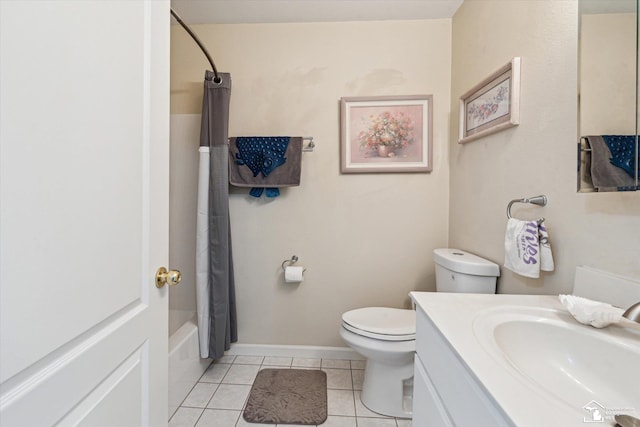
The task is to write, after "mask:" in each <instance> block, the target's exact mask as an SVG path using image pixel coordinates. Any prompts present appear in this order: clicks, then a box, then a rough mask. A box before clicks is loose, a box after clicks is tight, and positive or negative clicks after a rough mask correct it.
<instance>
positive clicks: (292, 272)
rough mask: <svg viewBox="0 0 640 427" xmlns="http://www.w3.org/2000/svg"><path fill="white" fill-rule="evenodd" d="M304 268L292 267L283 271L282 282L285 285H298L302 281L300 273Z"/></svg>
mask: <svg viewBox="0 0 640 427" xmlns="http://www.w3.org/2000/svg"><path fill="white" fill-rule="evenodd" d="M303 272H304V267H298V266H292V267H286V268H285V269H284V281H285V282H287V283H299V282H302V281H303V280H304V277H302V273H303Z"/></svg>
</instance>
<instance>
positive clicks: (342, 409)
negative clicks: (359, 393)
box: [327, 390, 356, 417]
mask: <svg viewBox="0 0 640 427" xmlns="http://www.w3.org/2000/svg"><path fill="white" fill-rule="evenodd" d="M327 413H328V414H329V415H346V416H351V417H355V416H356V408H355V405H354V402H353V390H327Z"/></svg>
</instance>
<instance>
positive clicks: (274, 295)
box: [171, 20, 451, 346]
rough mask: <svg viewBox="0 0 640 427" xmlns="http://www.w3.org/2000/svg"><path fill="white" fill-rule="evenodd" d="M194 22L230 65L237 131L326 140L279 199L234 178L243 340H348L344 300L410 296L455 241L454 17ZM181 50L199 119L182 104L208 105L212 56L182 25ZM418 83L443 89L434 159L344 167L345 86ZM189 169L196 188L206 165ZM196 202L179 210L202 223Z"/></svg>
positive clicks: (180, 78)
mask: <svg viewBox="0 0 640 427" xmlns="http://www.w3.org/2000/svg"><path fill="white" fill-rule="evenodd" d="M192 28H193V30H194V31H195V32H196V33H197V34H198V35H199V37H200V38H201V39H202V41H203V42H204V44H205V45H206V46H207V48H208V50H209V52H210V53H211V55H212V56H213V58H214V60H215V62H216V65H217V66H218V68H219V69H220V71H225V72H230V73H231V74H232V80H233V88H232V95H231V113H230V135H251V134H258V135H278V134H285V135H301V136H313V137H314V138H315V142H316V149H315V151H314V152H313V153H304V154H303V165H302V184H301V186H300V187H296V188H291V189H285V190H284V191H283V192H282V195H281V196H280V197H279V198H277V199H275V200H270V201H265V200H255V199H250V197H249V196H247V194H246V190H233V194H232V196H231V201H230V204H231V206H230V208H231V220H232V234H233V249H234V256H235V271H236V291H237V300H238V323H239V339H240V342H243V343H252V344H257V343H268V344H306V345H330V346H331V345H335V346H343V345H344V343H343V342H342V341H341V340H340V338H339V336H338V329H339V326H340V315H341V314H342V312H344V311H346V310H349V309H352V308H357V307H364V306H375V305H384V306H390V307H403V306H405V307H406V306H408V298H407V294H408V292H409V291H411V290H432V289H434V267H433V262H432V250H433V249H434V248H437V247H443V246H447V244H448V242H447V230H448V206H449V159H448V154H449V153H448V144H449V140H450V136H449V112H450V104H449V100H450V96H451V95H450V87H451V68H450V64H451V20H431V21H409V22H366V23H314V24H251V25H246V24H234V25H194V26H193V27H192ZM171 49H172V51H171V64H172V65H171V111H172V113H173V114H174V119H177V120H178V121H177V122H179V123H187V122H189V120H190V118H189V117H187V116H183V117H178V115H185V114H187V115H188V114H194V113H199V112H200V106H201V102H202V101H201V99H202V98H201V97H202V77H203V75H204V70H205V68H208V63H207V62H206V59H205V58H204V56H203V55H202V53H201V52H200V51H199V50H198V48H197V46H196V45H195V44H194V42H193V41H192V40H191V39H190V38H189V37H188V36H187V35H186V33H185V32H184V30H182V29H181V28H180V27H178V26H174V27H173V28H172V46H171ZM414 94H433V96H434V106H435V107H434V110H435V111H434V117H433V118H434V141H433V143H434V149H433V153H434V162H433V172H432V173H429V174H424V173H422V174H368V175H365V174H351V175H341V174H340V172H339V147H340V145H339V135H340V133H339V100H340V98H341V97H346V96H376V95H414ZM177 122H176V121H173V122H172V123H177ZM172 132H173V131H172ZM180 132H181V134H183V135H189V134H190V133H192V130H189V129H188V128H185V129H182V130H181V131H180ZM174 141H178V142H177V143H179V144H180V147H179V148H178V150H197V145H198V141H197V140H194V141H193V142H192V146H191V147H190V146H189V145H188V144H185V142H184V141H185V139H184V138H182V137H181V138H177V139H174V140H172V145H174V147H173V149H174V150H175V149H176V147H175V144H176V142H174ZM172 155H173V151H172ZM186 157H188V156H183V157H182V158H186ZM172 161H173V159H172ZM195 167H196V165H194V168H195ZM187 173H188V172H187ZM179 179H180V180H181V182H182V184H181V185H184V186H185V187H187V188H186V189H185V190H184V191H195V175H193V177H191V178H186V179H185V177H184V176H183V177H181V178H179ZM172 180H174V178H172ZM189 180H192V181H193V185H194V186H193V187H192V188H189V186H190V185H191V184H188V181H189ZM172 188H174V189H175V188H176V187H172ZM176 191H179V190H176ZM176 194H178V193H175V194H174V195H172V197H174V196H175V195H176ZM184 200H185V201H186V203H192V202H190V201H189V198H188V197H184ZM192 210H193V216H191V215H190V214H189V213H188V210H184V211H181V213H178V212H177V209H174V211H173V212H172V226H176V227H179V224H181V223H183V224H184V225H183V227H184V232H191V231H190V230H191V229H192V228H193V227H192V225H190V224H189V221H193V218H195V206H193V207H192ZM176 215H178V216H176ZM176 224H178V225H176ZM191 250H192V249H191V248H186V247H185V248H184V251H191ZM174 253H175V252H174ZM294 254H296V255H297V256H298V257H299V258H300V261H299V264H300V265H304V266H305V267H306V268H307V271H306V273H305V280H304V282H303V283H302V284H301V285H299V286H296V285H289V284H285V283H284V280H283V275H282V271H281V269H280V265H281V263H282V261H283V260H285V259H288V258H290V257H291V256H292V255H294ZM184 262H185V263H191V261H189V260H185V261H184ZM183 285H184V286H193V285H192V284H189V283H183V284H182V285H181V286H183ZM176 291H178V290H177V289H176ZM185 292H186V295H187V299H189V298H192V296H190V295H189V294H188V291H185ZM184 299H185V298H182V297H181V298H177V300H184Z"/></svg>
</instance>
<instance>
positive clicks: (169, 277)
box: [156, 267, 182, 288]
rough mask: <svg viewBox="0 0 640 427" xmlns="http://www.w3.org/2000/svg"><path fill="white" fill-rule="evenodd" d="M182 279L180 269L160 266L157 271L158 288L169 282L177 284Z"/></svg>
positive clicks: (171, 284) (172, 284)
mask: <svg viewBox="0 0 640 427" xmlns="http://www.w3.org/2000/svg"><path fill="white" fill-rule="evenodd" d="M181 279H182V276H181V275H180V271H178V270H169V271H167V269H166V268H164V267H160V268H159V269H158V271H157V272H156V286H157V287H158V288H161V287H163V286H164V285H166V284H167V283H168V284H169V285H170V286H174V285H177V284H178V283H180V280H181Z"/></svg>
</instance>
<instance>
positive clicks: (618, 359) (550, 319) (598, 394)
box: [473, 306, 640, 412]
mask: <svg viewBox="0 0 640 427" xmlns="http://www.w3.org/2000/svg"><path fill="white" fill-rule="evenodd" d="M623 321H624V323H623V324H618V325H612V326H609V327H608V328H604V329H595V328H592V327H590V326H586V325H582V324H580V323H578V322H577V321H576V320H575V319H574V318H573V317H572V316H571V315H570V314H568V313H567V312H566V311H563V310H557V309H551V308H535V307H518V306H511V307H509V306H506V307H505V306H502V307H499V308H492V309H487V310H484V311H480V312H479V313H478V314H477V315H476V317H475V319H474V321H473V333H474V335H475V336H476V338H477V339H478V341H479V343H480V345H481V347H482V348H483V349H484V350H485V351H486V352H487V353H489V354H490V355H491V356H492V357H494V358H495V359H497V361H498V362H499V366H500V367H501V368H502V369H505V370H507V371H508V372H509V373H510V374H511V375H514V376H516V377H518V378H519V379H520V380H522V381H524V382H526V383H527V384H528V385H529V386H530V387H531V388H532V389H534V390H535V391H537V392H538V393H542V394H544V395H546V396H547V397H549V398H551V399H555V400H556V401H560V402H564V403H565V404H566V405H568V406H569V407H571V408H574V409H575V408H583V407H585V405H588V404H589V403H590V402H591V401H595V402H596V403H598V404H599V405H601V406H602V407H604V408H615V410H616V411H619V412H625V409H627V410H633V409H635V410H636V411H637V410H639V409H640V394H639V393H638V387H639V384H640V369H638V361H639V360H640V327H639V326H640V325H637V324H635V323H632V322H630V321H627V320H626V319H623Z"/></svg>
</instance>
